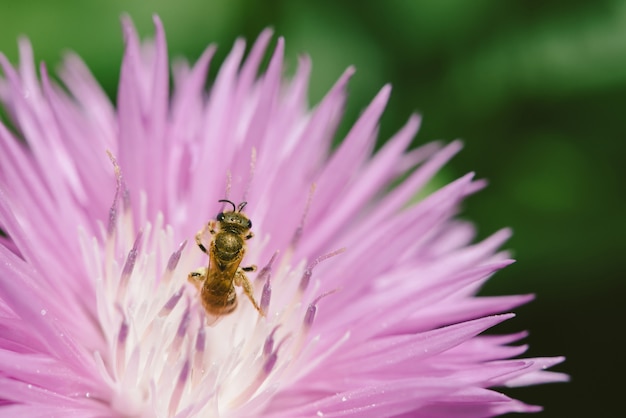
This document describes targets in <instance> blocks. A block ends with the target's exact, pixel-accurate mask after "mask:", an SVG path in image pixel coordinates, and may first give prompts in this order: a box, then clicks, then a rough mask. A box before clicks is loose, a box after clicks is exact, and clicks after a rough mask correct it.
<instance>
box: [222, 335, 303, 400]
mask: <svg viewBox="0 0 626 418" xmlns="http://www.w3.org/2000/svg"><path fill="white" fill-rule="evenodd" d="M273 332H274V331H272V333H273ZM290 337H291V336H290V335H287V336H286V337H285V338H283V340H282V341H281V342H280V343H279V344H278V347H276V350H274V351H273V352H272V353H271V354H270V355H269V356H268V357H267V358H266V359H265V362H264V363H263V367H261V370H259V373H258V374H257V375H256V378H255V379H254V380H253V381H252V382H251V383H250V385H248V387H247V388H246V389H245V390H244V391H243V392H241V393H240V394H239V396H237V397H236V398H235V399H233V401H232V402H231V405H232V406H238V405H240V404H242V403H244V402H247V401H249V400H250V398H251V397H252V395H254V394H255V393H256V391H257V390H258V389H259V388H260V387H261V385H262V384H263V382H265V379H267V377H268V376H269V375H270V374H271V373H272V370H274V366H276V362H277V361H278V350H280V348H281V347H282V346H283V344H284V343H285V341H287V340H289V338H290Z"/></svg>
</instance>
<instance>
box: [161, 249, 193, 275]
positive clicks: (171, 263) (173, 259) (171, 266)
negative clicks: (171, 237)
mask: <svg viewBox="0 0 626 418" xmlns="http://www.w3.org/2000/svg"><path fill="white" fill-rule="evenodd" d="M186 245H187V240H184V241H183V242H182V243H181V244H180V245H179V246H178V249H177V250H176V251H174V252H173V253H172V255H171V256H170V259H169V260H168V261H167V270H166V272H165V274H164V275H163V279H164V280H165V281H166V283H167V281H169V279H170V278H171V277H172V273H173V272H174V270H176V266H177V265H178V262H179V261H180V255H181V254H182V252H183V249H184V248H185V246H186Z"/></svg>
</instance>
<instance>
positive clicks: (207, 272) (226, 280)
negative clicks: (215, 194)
mask: <svg viewBox="0 0 626 418" xmlns="http://www.w3.org/2000/svg"><path fill="white" fill-rule="evenodd" d="M219 202H223V203H228V204H230V205H232V207H233V210H232V211H224V212H220V213H218V214H217V217H216V218H215V219H212V220H210V221H209V222H208V223H207V224H206V225H205V226H204V228H202V229H201V230H200V231H198V233H197V234H196V244H198V247H199V248H200V250H202V252H204V253H205V254H207V255H208V256H209V264H208V267H203V268H200V269H198V270H195V271H193V272H191V273H189V276H188V277H187V279H188V280H189V281H190V282H191V283H192V284H193V285H194V286H195V287H196V288H197V289H198V291H199V292H200V300H201V301H202V306H203V307H204V309H205V310H206V312H207V314H209V316H210V317H213V318H215V320H217V319H218V318H219V317H221V316H224V315H228V314H229V313H231V312H233V311H234V310H235V308H236V307H237V293H236V292H235V286H239V287H242V288H243V292H244V293H245V294H246V296H248V299H250V302H252V305H254V308H255V309H256V310H257V311H258V312H259V314H260V315H261V316H265V314H264V313H263V310H262V309H261V307H260V306H259V304H258V303H257V302H256V300H255V299H254V294H253V293H254V289H253V287H252V284H251V283H250V281H249V280H248V277H246V272H252V271H256V269H257V267H256V266H255V265H251V266H248V267H240V264H241V260H243V256H244V254H245V253H246V241H247V240H249V239H250V238H252V237H253V236H254V234H253V233H252V231H250V229H251V228H252V222H251V221H250V219H249V218H248V217H247V216H246V215H245V214H244V213H243V212H242V210H243V208H244V207H245V206H246V204H247V202H241V203H240V204H239V205H238V206H236V205H235V204H234V203H233V202H231V201H230V200H225V199H224V200H220V201H219ZM207 230H208V232H209V233H210V234H211V237H212V239H211V243H210V245H209V248H207V247H205V246H204V243H203V242H202V238H203V236H205V233H206V231H207Z"/></svg>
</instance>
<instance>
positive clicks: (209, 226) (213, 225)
mask: <svg viewBox="0 0 626 418" xmlns="http://www.w3.org/2000/svg"><path fill="white" fill-rule="evenodd" d="M216 227H217V223H216V222H215V220H214V219H212V220H210V221H209V223H208V224H206V225H205V226H204V228H202V229H201V230H199V231H198V233H197V234H196V244H198V247H199V248H200V250H202V252H203V253H205V254H208V253H209V252H208V250H207V248H206V247H205V246H204V244H203V243H202V236H203V235H204V233H205V232H206V231H207V230H208V231H209V232H210V233H211V235H215V234H216V231H215V229H216Z"/></svg>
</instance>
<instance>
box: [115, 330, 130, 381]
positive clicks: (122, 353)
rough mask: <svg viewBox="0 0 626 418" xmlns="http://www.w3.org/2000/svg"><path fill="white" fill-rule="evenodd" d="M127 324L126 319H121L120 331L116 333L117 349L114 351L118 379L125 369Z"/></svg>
mask: <svg viewBox="0 0 626 418" xmlns="http://www.w3.org/2000/svg"><path fill="white" fill-rule="evenodd" d="M128 331H129V327H128V322H126V318H123V319H122V324H121V325H120V330H119V332H118V333H117V347H116V350H115V371H116V372H117V376H118V378H119V377H120V376H122V375H123V373H124V371H125V369H126V340H127V339H128Z"/></svg>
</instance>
